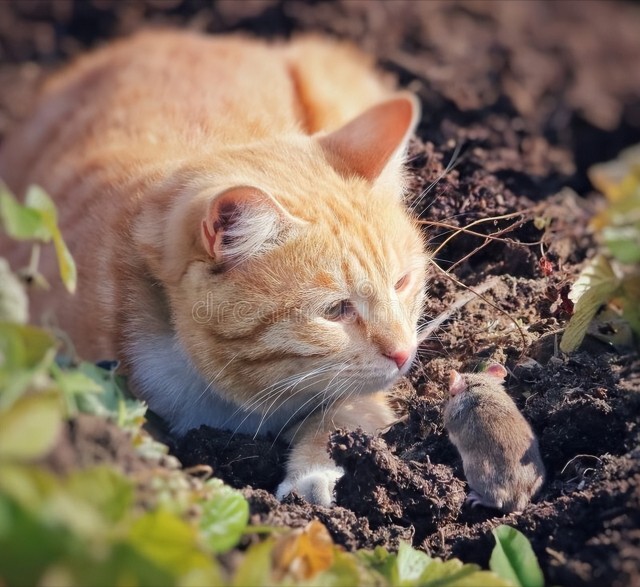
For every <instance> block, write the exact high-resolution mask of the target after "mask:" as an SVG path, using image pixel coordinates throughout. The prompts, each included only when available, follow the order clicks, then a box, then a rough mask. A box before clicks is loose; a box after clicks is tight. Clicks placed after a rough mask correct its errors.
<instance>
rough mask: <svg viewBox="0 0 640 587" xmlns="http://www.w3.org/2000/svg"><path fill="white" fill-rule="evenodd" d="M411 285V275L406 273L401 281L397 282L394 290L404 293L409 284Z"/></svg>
mask: <svg viewBox="0 0 640 587" xmlns="http://www.w3.org/2000/svg"><path fill="white" fill-rule="evenodd" d="M408 283H409V274H408V273H405V274H404V275H403V276H402V277H401V278H400V279H398V281H396V284H395V285H394V286H393V288H394V289H395V290H396V291H402V290H403V289H404V288H405V287H406V286H407V284H408Z"/></svg>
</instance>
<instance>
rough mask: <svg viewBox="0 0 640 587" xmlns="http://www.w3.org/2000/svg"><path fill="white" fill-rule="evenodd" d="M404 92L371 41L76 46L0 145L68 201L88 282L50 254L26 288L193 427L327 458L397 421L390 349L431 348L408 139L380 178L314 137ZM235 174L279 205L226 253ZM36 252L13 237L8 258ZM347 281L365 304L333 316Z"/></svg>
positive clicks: (68, 233) (260, 213) (41, 309)
mask: <svg viewBox="0 0 640 587" xmlns="http://www.w3.org/2000/svg"><path fill="white" fill-rule="evenodd" d="M388 95H389V93H388V90H387V89H385V87H384V85H383V84H382V83H381V81H380V79H379V77H378V75H377V74H376V73H374V71H373V70H372V68H371V65H370V62H369V60H368V59H366V58H364V57H363V56H362V55H360V54H359V53H357V52H356V51H355V50H354V49H352V48H350V47H345V46H343V45H340V44H335V43H332V42H327V41H322V40H319V39H314V38H310V39H309V38H303V39H300V40H298V41H294V42H292V43H291V44H288V45H282V46H267V45H265V44H262V43H260V42H257V41H252V40H248V39H238V38H233V37H218V38H204V37H199V36H196V35H189V34H186V33H171V32H165V33H147V34H142V35H139V36H137V37H134V38H133V39H132V40H126V41H123V42H120V43H117V44H114V45H112V46H109V47H107V48H106V49H103V50H101V51H99V52H97V53H95V54H93V55H90V56H88V57H85V58H83V59H81V60H80V61H79V62H77V63H76V64H75V65H73V66H72V67H71V68H69V69H67V70H65V71H63V72H62V73H60V74H58V76H56V77H54V78H53V79H52V80H51V82H50V83H49V84H48V86H47V87H46V88H45V90H44V92H43V96H42V99H41V101H40V103H39V106H38V107H37V109H36V111H35V114H34V115H33V117H32V118H31V119H30V120H29V121H28V122H27V124H26V125H25V126H24V127H23V128H22V129H20V130H19V132H17V133H15V134H14V135H13V137H12V138H10V139H9V140H8V141H7V142H6V143H5V144H4V145H3V150H2V152H1V155H0V175H1V176H2V177H3V178H4V180H5V181H6V182H7V183H8V185H9V186H10V187H11V188H12V189H14V190H15V191H16V192H17V193H19V194H22V193H24V190H25V188H26V187H27V186H28V185H29V184H31V183H37V184H40V185H41V186H43V187H44V188H45V189H46V190H47V191H48V192H49V193H50V194H51V196H52V197H53V198H54V199H55V201H56V203H57V206H58V208H59V216H60V224H61V227H62V230H63V233H64V235H65V238H66V239H67V242H68V244H69V246H70V248H71V250H72V253H73V255H74V257H75V259H76V262H77V264H78V269H79V286H78V292H77V294H76V296H75V297H74V298H72V297H70V296H69V295H67V294H66V293H65V292H64V291H63V290H62V288H61V287H60V286H59V283H58V280H57V279H56V278H55V273H56V268H55V262H54V259H53V255H52V253H51V251H48V252H46V253H45V255H44V257H43V259H42V270H43V273H44V274H45V275H46V276H47V278H48V279H49V281H50V282H51V283H52V284H53V286H54V287H53V289H52V291H50V292H46V293H44V294H37V293H35V294H34V295H33V296H32V297H33V306H32V319H33V320H34V321H39V320H40V319H41V318H42V316H43V315H44V314H45V313H46V312H49V313H50V314H49V315H53V316H55V319H56V321H57V322H59V324H60V326H61V327H62V328H63V329H64V330H66V331H67V332H68V333H69V334H70V335H71V338H72V340H73V341H74V342H75V344H76V345H77V350H78V353H79V354H80V355H82V356H83V357H84V358H86V359H92V360H97V359H105V358H112V357H117V358H118V359H119V360H120V361H121V362H122V365H123V369H124V370H126V371H127V372H128V373H129V374H130V376H131V381H132V383H133V386H134V389H135V390H136V393H138V394H139V395H140V396H141V397H143V398H144V399H146V400H147V401H148V402H149V405H150V406H151V408H153V409H154V410H155V411H157V412H158V413H159V414H160V415H162V416H163V417H164V418H165V419H167V420H168V421H169V422H170V423H171V425H172V426H173V428H174V429H175V430H176V431H177V432H179V433H183V432H185V431H186V430H187V429H188V428H190V427H193V426H197V425H199V424H202V423H208V424H211V425H215V426H224V427H227V428H230V429H232V430H239V431H243V432H250V433H257V432H260V433H261V432H271V433H273V434H274V435H278V434H286V436H287V437H288V438H290V439H291V438H293V437H298V441H299V442H298V445H297V448H296V449H294V454H293V457H292V461H291V463H293V464H291V463H290V467H289V472H290V474H293V471H294V469H296V467H297V469H301V468H304V467H305V466H306V465H307V464H313V462H315V461H318V462H324V461H325V460H326V459H327V457H326V452H325V450H324V442H325V440H322V438H324V437H322V436H321V437H320V440H318V436H317V432H318V431H319V430H329V429H331V427H333V426H334V425H335V426H338V425H342V424H349V425H358V424H361V425H363V426H364V427H365V428H367V429H370V430H374V429H376V428H377V427H380V426H383V425H385V424H386V423H388V421H389V420H390V419H391V413H390V412H389V410H388V408H386V405H385V403H384V397H383V396H382V395H380V394H372V392H378V391H380V390H384V389H386V388H388V387H389V386H390V385H391V384H392V383H393V381H394V380H395V379H396V378H397V377H398V376H399V372H398V368H397V367H396V365H395V364H394V363H393V361H391V360H390V359H389V358H388V357H385V356H384V354H385V353H389V352H394V350H397V349H399V348H409V347H411V348H413V347H415V344H416V334H415V330H416V323H417V320H418V317H419V315H420V313H421V307H422V302H423V289H424V269H425V265H426V255H425V253H424V246H423V241H422V238H421V236H420V232H419V230H418V228H417V226H416V224H415V222H414V221H413V220H412V219H411V217H410V216H409V215H408V213H407V212H406V211H405V207H404V205H403V203H402V177H401V156H402V154H403V153H402V151H403V145H400V146H399V150H398V154H397V156H394V157H393V158H392V159H390V160H389V162H388V164H387V165H386V166H385V168H384V170H383V171H382V173H380V175H379V177H377V178H376V180H375V181H369V180H367V179H364V178H362V177H360V176H358V175H357V174H349V173H345V170H344V169H340V170H337V169H335V168H334V166H332V164H331V163H330V161H329V160H330V157H328V155H327V153H326V151H324V150H323V149H322V148H321V146H320V143H319V142H318V140H317V138H315V137H313V136H311V135H313V134H314V133H316V132H318V131H333V130H336V129H338V128H339V127H341V126H342V125H343V124H345V123H346V122H348V121H349V120H351V119H352V118H353V117H354V116H356V115H357V114H359V113H361V112H362V111H364V110H365V109H366V108H368V107H369V106H371V105H372V104H374V103H376V102H378V101H380V100H381V99H383V98H385V97H387V96H388ZM236 186H254V187H256V188H259V189H260V190H262V191H264V192H265V193H266V194H269V196H271V197H272V198H273V200H274V202H275V208H269V207H268V206H267V207H266V208H264V209H263V208H260V207H258V208H256V209H255V210H252V209H249V210H248V212H247V215H246V218H244V220H245V221H244V222H242V223H241V226H243V227H244V229H245V230H246V231H247V232H246V234H245V236H246V239H245V241H242V242H243V243H244V244H243V245H241V249H242V250H241V251H239V252H238V251H235V252H234V251H230V253H229V259H227V262H226V263H225V265H224V267H222V268H220V267H219V266H216V264H215V263H213V261H212V258H211V256H210V255H209V254H207V251H206V250H205V248H204V247H203V245H202V241H201V234H200V228H201V224H202V219H203V218H205V217H206V214H207V210H208V206H209V205H210V203H211V201H212V198H215V197H216V194H220V193H222V192H224V190H227V189H230V188H234V187H236ZM274 210H275V212H274ZM280 211H282V213H280ZM252 223H253V224H252ZM252 226H253V228H252ZM255 235H262V236H261V237H260V238H258V237H257V236H255ZM264 235H267V236H264ZM254 237H255V238H254ZM272 237H273V238H272ZM252 239H253V240H252ZM265 239H267V240H268V241H269V242H270V243H272V245H271V246H268V247H267V246H264V247H263V246H262V245H261V243H264V242H266V241H265ZM10 246H11V245H9V244H7V243H4V244H3V251H5V250H6V249H7V248H8V247H10ZM26 255H27V251H26V249H24V248H22V249H20V250H17V249H16V250H13V251H12V252H11V255H10V256H11V259H12V261H13V264H14V267H16V266H19V265H20V264H21V263H25V261H26ZM407 273H408V274H409V279H408V281H407V283H406V284H405V285H404V286H403V288H402V289H401V291H399V292H396V291H395V289H394V285H395V284H396V283H397V282H398V281H399V280H400V279H401V278H402V277H403V276H404V275H405V274H407ZM341 299H349V300H351V301H352V303H353V305H354V307H355V308H356V310H357V311H358V317H357V319H355V320H353V321H350V322H345V321H331V320H327V319H326V318H325V317H324V314H325V312H326V309H327V308H328V307H330V306H331V305H332V304H334V303H335V302H337V301H340V300H341ZM407 367H408V365H407ZM318 408H320V409H319V410H317V409H318ZM314 410H316V412H315V413H314V414H312V412H314ZM307 417H308V419H307V421H306V422H305V419H306V418H307ZM301 423H303V424H302V426H301ZM305 430H306V431H308V432H305ZM311 432H313V433H311ZM305 438H306V440H304V439H305ZM300 439H303V440H304V442H300ZM305 443H306V444H305ZM296 459H297V460H296Z"/></svg>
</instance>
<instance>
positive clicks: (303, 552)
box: [273, 520, 334, 583]
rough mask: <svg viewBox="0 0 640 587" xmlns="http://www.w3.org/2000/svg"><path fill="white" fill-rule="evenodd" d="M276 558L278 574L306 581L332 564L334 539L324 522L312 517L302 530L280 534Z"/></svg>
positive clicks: (274, 552)
mask: <svg viewBox="0 0 640 587" xmlns="http://www.w3.org/2000/svg"><path fill="white" fill-rule="evenodd" d="M273 559H274V568H275V572H276V575H277V576H278V577H280V578H282V577H285V576H291V577H292V578H293V579H294V581H295V582H296V583H299V582H300V581H306V580H309V579H312V578H313V577H315V576H316V575H317V574H318V573H321V572H322V571H326V570H327V569H328V568H329V567H331V565H332V564H333V561H334V544H333V540H332V539H331V535H330V534H329V532H328V531H327V529H326V528H325V527H324V525H323V524H322V523H320V522H318V521H317V520H312V521H311V522H309V523H308V524H307V525H306V526H305V527H304V528H303V529H300V530H294V531H293V532H290V533H289V534H287V535H285V536H281V537H280V539H279V540H278V541H277V542H276V546H275V548H274V551H273Z"/></svg>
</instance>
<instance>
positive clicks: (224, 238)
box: [200, 186, 302, 265]
mask: <svg viewBox="0 0 640 587" xmlns="http://www.w3.org/2000/svg"><path fill="white" fill-rule="evenodd" d="M299 224H302V221H300V220H298V219H296V218H294V217H293V216H291V215H290V214H289V213H288V212H287V211H286V210H285V209H284V208H283V207H282V206H281V205H280V204H279V203H278V202H277V201H276V200H275V198H273V197H272V196H270V195H269V194H267V193H266V192H264V191H262V190H260V189H258V188H255V187H249V186H238V187H234V188H231V189H228V190H225V191H224V192H222V193H219V194H216V195H215V196H213V198H212V199H211V201H210V202H209V203H208V206H207V209H206V212H205V217H204V218H203V219H202V221H201V229H200V232H201V240H202V245H203V246H204V249H205V250H206V252H207V253H208V254H209V256H210V257H212V258H213V259H215V261H216V262H218V263H225V264H227V263H230V264H233V265H237V264H238V263H240V262H242V261H245V260H246V259H249V258H251V257H254V256H256V255H259V254H260V253H262V252H265V251H266V250H268V249H271V248H273V247H274V246H277V245H278V244H279V243H281V242H282V241H283V240H284V238H285V236H286V234H287V233H289V232H290V230H291V228H293V227H294V226H296V225H299Z"/></svg>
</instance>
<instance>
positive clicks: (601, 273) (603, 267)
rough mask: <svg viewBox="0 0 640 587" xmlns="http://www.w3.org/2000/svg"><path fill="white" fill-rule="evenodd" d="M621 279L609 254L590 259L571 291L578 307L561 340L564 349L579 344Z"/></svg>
mask: <svg viewBox="0 0 640 587" xmlns="http://www.w3.org/2000/svg"><path fill="white" fill-rule="evenodd" d="M620 283H621V282H620V279H619V278H618V277H617V276H616V274H615V273H614V272H613V269H612V267H611V265H610V263H609V261H608V260H607V259H606V257H604V256H603V255H596V256H595V257H594V258H593V259H591V261H590V262H589V263H588V264H587V266H586V267H585V268H584V269H583V270H582V272H581V273H580V276H579V277H578V279H577V281H576V282H575V283H574V284H573V286H572V287H571V291H570V292H569V299H571V301H573V302H574V303H575V307H574V311H573V316H572V317H571V320H569V324H568V325H567V328H566V330H565V331H564V334H563V335H562V340H561V341H560V350H562V352H564V353H571V352H573V351H574V350H576V349H577V348H578V347H579V346H580V344H581V343H582V340H583V339H584V335H585V333H586V332H587V328H588V327H589V323H590V322H591V320H592V319H593V317H594V316H595V315H596V313H597V311H598V308H600V306H601V305H602V304H604V303H606V302H608V301H609V300H610V299H611V298H612V297H613V296H614V295H615V293H616V291H617V290H618V289H619V287H620Z"/></svg>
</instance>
